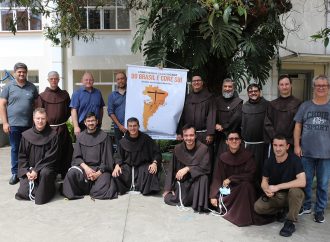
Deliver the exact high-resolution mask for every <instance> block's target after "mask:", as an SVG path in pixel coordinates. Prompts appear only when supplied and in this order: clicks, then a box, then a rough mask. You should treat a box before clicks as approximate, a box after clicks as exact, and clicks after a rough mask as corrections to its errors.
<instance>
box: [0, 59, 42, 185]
mask: <svg viewBox="0 0 330 242" xmlns="http://www.w3.org/2000/svg"><path fill="white" fill-rule="evenodd" d="M27 71H28V69H27V66H26V65H25V64H24V63H16V64H15V66H14V73H15V80H13V81H10V82H9V83H8V84H7V85H6V86H5V87H4V89H3V90H2V92H1V95H0V117H1V119H2V122H3V131H4V132H5V133H6V134H9V141H10V146H11V173H12V176H11V178H10V180H9V184H10V185H14V184H16V183H17V182H18V181H19V180H18V178H17V170H18V149H19V143H20V141H21V138H22V133H23V132H24V131H25V130H27V129H29V128H31V127H32V112H33V106H34V101H35V100H36V98H37V97H38V90H37V88H36V87H35V86H34V85H33V84H32V83H31V82H29V81H27V79H26V77H27Z"/></svg>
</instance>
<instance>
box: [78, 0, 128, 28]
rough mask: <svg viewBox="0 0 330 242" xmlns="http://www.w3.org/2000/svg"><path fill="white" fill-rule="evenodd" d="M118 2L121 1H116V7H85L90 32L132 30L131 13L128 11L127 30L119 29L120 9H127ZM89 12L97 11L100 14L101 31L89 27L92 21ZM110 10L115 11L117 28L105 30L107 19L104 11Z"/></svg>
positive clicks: (87, 26)
mask: <svg viewBox="0 0 330 242" xmlns="http://www.w3.org/2000/svg"><path fill="white" fill-rule="evenodd" d="M118 1H120V0H115V5H104V6H96V5H87V6H85V7H84V8H85V10H86V11H85V17H86V21H85V22H86V26H84V27H86V28H87V29H88V30H96V31H97V30H130V29H131V13H130V11H129V10H128V27H127V28H118V22H119V21H118V9H127V8H126V6H125V5H121V4H119V5H118ZM89 10H95V11H99V12H100V28H99V29H93V28H90V27H89V23H90V19H89V16H88V11H89ZM105 10H108V11H111V10H115V21H116V22H115V28H107V29H106V28H104V26H105V19H104V11H105Z"/></svg>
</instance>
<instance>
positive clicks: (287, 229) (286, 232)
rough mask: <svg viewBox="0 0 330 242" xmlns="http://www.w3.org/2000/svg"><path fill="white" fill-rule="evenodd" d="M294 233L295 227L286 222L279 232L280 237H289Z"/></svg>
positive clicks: (288, 221) (290, 222)
mask: <svg viewBox="0 0 330 242" xmlns="http://www.w3.org/2000/svg"><path fill="white" fill-rule="evenodd" d="M294 231H296V227H295V226H294V224H293V222H292V221H290V220H286V221H285V223H284V226H283V228H282V229H281V231H280V235H282V236H284V237H290V236H291V235H292V233H293V232H294Z"/></svg>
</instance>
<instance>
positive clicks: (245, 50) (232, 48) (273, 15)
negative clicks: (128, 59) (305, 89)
mask: <svg viewBox="0 0 330 242" xmlns="http://www.w3.org/2000/svg"><path fill="white" fill-rule="evenodd" d="M129 6H130V7H131V8H133V9H137V10H140V11H144V12H145V14H144V15H143V16H141V17H140V18H139V20H138V23H137V24H138V31H137V33H136V35H135V38H134V43H133V46H132V51H133V52H137V51H143V53H144V56H145V57H146V64H147V65H159V64H161V65H164V64H165V65H166V66H167V67H177V66H183V67H186V68H188V69H191V70H192V71H193V72H198V73H200V74H201V75H202V76H203V77H204V79H206V80H207V81H208V83H209V86H211V87H213V89H215V88H216V86H219V83H221V82H222V80H223V79H224V78H225V77H231V78H233V79H234V80H235V81H236V84H237V87H238V90H239V91H241V90H242V89H243V88H245V87H246V84H248V82H249V81H250V80H251V79H253V80H254V81H257V82H259V83H260V84H265V81H266V80H267V79H268V77H269V71H270V69H271V64H270V60H271V59H273V58H274V57H275V56H276V55H277V54H278V44H279V43H281V42H282V41H283V40H284V34H283V28H282V26H281V23H280V21H279V15H280V14H282V13H284V12H286V11H289V10H290V9H291V7H292V6H291V3H290V1H286V0H277V1H270V0H254V1H244V0H200V1H196V0H182V1H179V0H140V1H139V0H134V1H133V0H131V1H129ZM148 30H151V39H149V40H146V36H148ZM145 41H146V42H145Z"/></svg>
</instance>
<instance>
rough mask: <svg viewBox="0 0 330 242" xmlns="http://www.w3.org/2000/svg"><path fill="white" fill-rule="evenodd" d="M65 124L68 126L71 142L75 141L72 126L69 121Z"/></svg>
mask: <svg viewBox="0 0 330 242" xmlns="http://www.w3.org/2000/svg"><path fill="white" fill-rule="evenodd" d="M66 126H67V127H68V130H69V133H70V137H71V140H72V143H74V142H76V136H75V135H74V127H73V124H72V122H71V121H69V120H68V121H66Z"/></svg>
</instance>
